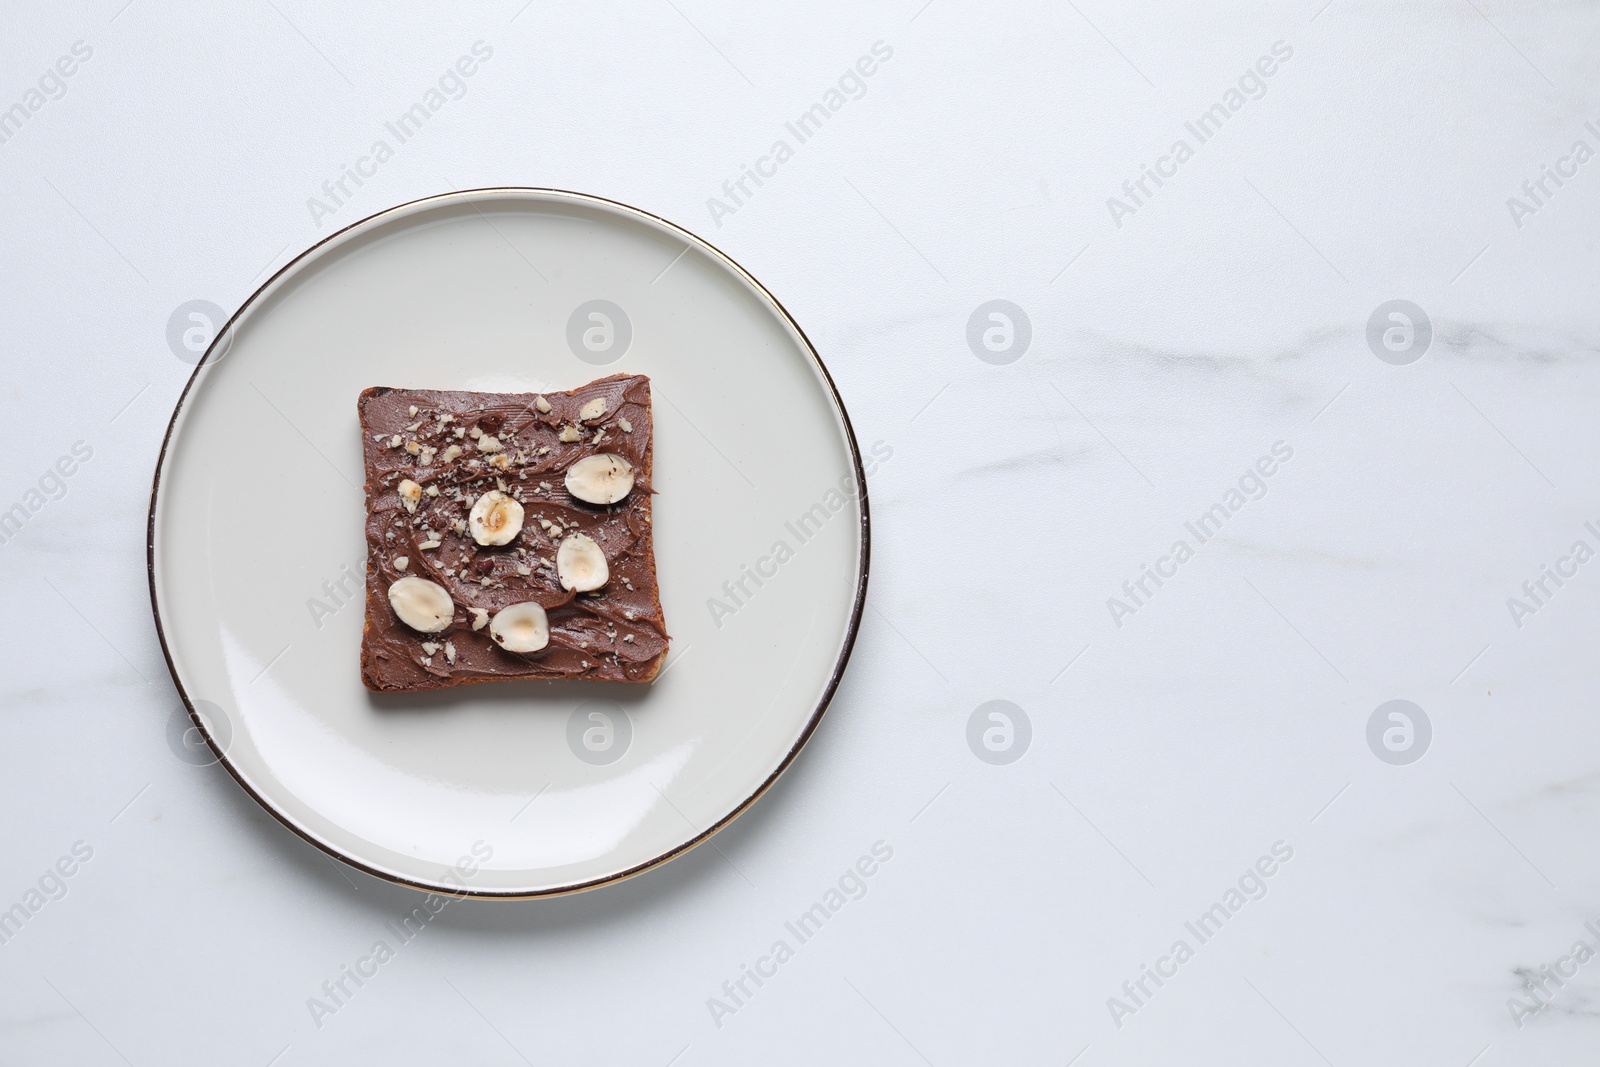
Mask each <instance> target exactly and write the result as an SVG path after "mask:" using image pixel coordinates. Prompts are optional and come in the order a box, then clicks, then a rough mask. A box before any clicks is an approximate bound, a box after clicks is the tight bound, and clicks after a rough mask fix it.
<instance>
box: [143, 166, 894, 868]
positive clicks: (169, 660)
mask: <svg viewBox="0 0 1600 1067" xmlns="http://www.w3.org/2000/svg"><path fill="white" fill-rule="evenodd" d="M530 193H531V194H536V195H534V196H526V194H530ZM497 194H499V195H504V194H512V195H513V196H519V197H525V198H526V199H529V200H541V199H546V200H554V201H558V202H559V201H566V202H567V203H569V204H582V205H590V206H596V205H597V206H599V207H600V208H601V209H603V210H609V211H613V212H618V213H621V214H623V215H632V216H635V217H636V218H639V219H643V220H645V221H646V222H647V223H648V224H651V225H653V226H655V227H659V228H663V229H665V230H666V231H668V232H669V233H671V234H673V235H675V236H678V237H680V238H682V239H683V241H684V242H685V244H687V245H690V246H692V247H697V248H699V249H700V250H701V251H702V252H703V253H705V254H707V255H710V256H711V257H712V258H713V259H715V260H717V261H719V262H720V263H722V265H723V266H724V267H725V268H727V269H729V270H731V271H732V272H733V273H734V274H735V276H737V277H738V278H740V279H742V280H743V281H744V282H745V283H746V284H748V285H749V286H751V287H752V288H753V289H754V290H755V291H756V292H757V293H759V294H760V296H761V297H763V298H764V299H765V300H766V301H767V302H768V303H769V304H770V305H771V306H772V308H773V309H774V310H776V311H777V312H778V314H779V315H780V316H781V317H782V319H783V321H784V322H786V323H788V325H789V327H790V329H792V330H793V331H794V333H795V335H796V336H797V337H799V339H800V341H801V346H802V347H803V348H804V350H805V353H806V355H808V356H810V357H811V362H812V363H813V364H814V365H815V367H816V369H817V371H818V372H819V373H820V374H821V376H822V381H823V383H824V384H825V385H826V386H827V387H828V395H829V396H830V397H831V398H832V400H833V406H834V409H835V411H836V412H837V413H838V416H839V422H840V424H841V425H842V426H843V428H844V435H845V442H846V443H847V444H848V445H849V446H850V460H851V464H852V465H853V467H854V473H855V481H856V497H857V499H858V500H859V501H860V504H861V529H860V542H859V543H860V551H861V555H860V565H859V567H858V568H857V572H856V591H855V598H854V601H853V603H852V604H851V607H850V619H849V623H848V625H847V626H846V628H845V634H844V643H843V645H842V646H841V647H840V650H839V656H838V659H837V660H836V661H835V662H834V665H833V669H832V671H831V672H830V674H829V676H828V682H827V685H826V686H825V687H824V689H823V691H822V695H821V697H820V698H819V700H818V701H817V706H816V707H815V708H814V709H813V710H812V712H811V714H810V716H809V717H808V718H807V720H806V723H805V726H804V728H803V729H802V730H801V731H800V734H799V736H798V737H797V738H796V739H795V741H794V744H793V745H791V746H790V748H789V750H788V751H787V752H786V753H784V756H783V759H781V760H780V761H779V762H778V765H777V767H775V768H774V769H773V771H772V773H771V774H769V775H768V776H767V777H766V779H765V780H764V781H762V782H761V783H760V784H759V785H757V786H756V788H755V790H754V791H753V792H751V794H750V795H749V796H747V797H745V798H744V800H742V801H740V802H739V803H738V804H736V805H735V806H734V807H733V809H732V810H731V811H729V812H728V813H727V814H726V815H724V816H723V817H722V818H720V819H718V820H717V821H716V822H715V823H713V824H712V825H710V826H708V827H707V828H706V829H704V830H702V831H700V832H699V833H697V834H695V835H694V836H693V837H691V838H689V839H687V840H685V841H682V842H680V843H679V844H677V845H676V846H674V847H672V848H669V849H667V850H666V851H664V852H662V853H660V854H658V855H656V856H653V857H651V858H650V859H648V860H645V861H643V862H641V863H637V864H635V865H633V866H632V867H629V868H626V869H625V870H622V871H618V872H616V873H614V874H609V875H605V876H603V877H599V878H589V879H585V880H583V881H580V882H575V883H572V884H570V885H560V886H555V887H552V888H548V889H510V890H493V889H472V888H470V887H467V886H460V887H457V888H453V889H452V888H446V887H442V886H436V885H430V884H427V883H424V882H419V881H416V880H413V879H410V878H406V877H403V876H401V875H399V874H397V873H394V872H391V871H385V870H381V869H378V868H376V867H373V866H371V865H370V864H368V863H365V862H363V861H362V860H361V859H359V858H357V857H355V856H352V855H349V854H348V853H346V852H344V851H341V850H340V849H338V848H336V847H334V846H333V845H332V844H331V843H328V842H324V841H322V840H320V839H318V837H317V836H315V835H314V834H312V833H311V832H310V831H309V830H308V829H307V828H305V827H302V826H299V825H297V824H296V822H295V821H294V820H293V819H291V818H290V817H289V815H288V814H287V813H286V812H283V811H280V810H279V809H278V808H277V807H276V806H275V805H274V804H272V803H271V802H269V801H268V800H267V798H266V797H264V796H262V795H261V794H260V793H259V792H257V791H256V789H255V788H253V787H252V786H251V785H250V783H249V782H248V781H246V780H245V777H244V775H243V774H242V773H241V772H240V770H239V769H238V768H237V767H235V766H234V764H233V762H232V761H231V760H230V759H229V758H228V755H227V752H226V751H225V750H224V749H223V748H222V747H221V746H219V745H218V744H217V740H216V738H215V737H213V736H212V733H211V731H210V729H209V728H208V727H207V726H206V723H205V721H204V720H203V719H202V718H201V717H200V714H199V712H198V711H197V710H196V708H195V704H194V701H193V700H191V699H190V697H189V693H188V692H187V690H185V689H184V686H183V680H182V678H181V677H179V674H178V668H177V664H176V663H175V662H174V661H173V657H172V650H171V648H170V647H169V646H168V643H167V633H166V628H165V627H164V626H163V625H162V620H161V603H160V600H159V599H158V596H157V592H156V507H157V504H158V502H159V500H160V494H161V473H162V470H163V469H164V468H165V466H166V462H167V453H168V449H169V448H170V447H171V445H172V438H173V433H174V431H175V430H176V429H177V425H178V417H179V416H180V415H181V414H182V413H183V410H184V404H185V403H187V402H188V400H189V394H190V393H191V391H193V389H194V386H195V383H196V382H197V381H199V379H200V373H201V371H203V370H205V368H206V366H207V365H208V364H209V363H211V362H213V361H212V354H213V353H214V352H216V350H217V347H218V345H219V344H220V343H221V342H222V341H223V340H224V339H225V338H226V339H228V343H229V344H230V345H231V343H232V329H233V325H234V323H235V322H237V321H238V319H239V317H240V316H241V315H243V314H244V313H245V312H246V311H247V310H249V309H250V308H251V307H252V306H254V305H255V303H256V302H257V301H258V300H260V299H261V297H262V294H264V293H265V292H266V291H267V290H268V289H270V288H272V286H273V284H274V283H275V282H277V281H278V279H279V278H281V277H283V276H284V274H286V273H287V272H288V271H290V270H292V269H293V268H295V267H296V266H297V265H298V264H300V263H301V262H302V261H303V260H306V259H307V258H308V257H310V256H312V255H313V254H315V253H317V252H318V251H319V250H320V249H322V248H323V246H325V245H327V244H329V243H330V242H332V241H335V240H337V239H338V238H340V237H342V236H343V235H345V234H347V233H349V232H350V231H352V230H355V229H357V228H359V227H363V226H368V225H371V224H375V223H376V222H377V220H380V219H383V218H385V217H387V216H391V215H395V214H398V213H401V212H410V211H415V210H420V209H421V208H422V207H423V206H424V205H443V204H445V203H448V202H450V201H460V202H465V203H471V202H473V201H475V200H486V199H491V198H493V197H494V196H495V195H497ZM223 354H224V355H225V354H226V352H224V353H223ZM221 359H222V356H221V355H219V356H218V357H217V360H218V361H220V360H221ZM871 550H872V533H871V516H870V510H869V507H868V497H867V479H866V471H865V470H864V469H863V467H862V463H861V448H860V446H859V444H858V443H857V441H856V433H855V427H854V425H853V424H852V423H851V421H850V412H849V410H848V409H847V408H846V407H845V404H844V398H843V397H842V396H840V395H839V387H838V385H837V384H836V383H835V382H834V380H833V375H832V374H831V373H829V371H828V367H827V364H826V363H824V362H823V361H822V356H821V355H820V354H819V353H818V352H817V348H816V345H814V344H812V342H811V338H810V337H809V336H808V335H807V334H806V332H805V330H804V329H802V328H801V326H800V323H799V322H798V321H796V320H795V317H794V316H793V315H791V314H790V313H789V309H788V308H786V307H784V306H783V303H782V302H781V301H780V300H779V299H778V298H777V297H776V296H774V295H773V294H772V292H771V291H770V290H769V289H767V287H766V286H765V285H763V284H761V282H760V281H759V280H757V278H756V277H755V275H753V274H751V273H750V272H749V271H748V270H746V269H745V268H744V266H743V265H742V264H740V263H739V262H738V261H737V260H735V259H734V258H733V257H732V256H730V255H728V254H727V253H726V252H724V251H723V250H722V249H720V248H718V247H717V246H716V245H714V244H712V243H711V242H710V241H708V240H706V239H705V238H704V237H701V236H700V235H699V234H697V233H694V232H693V231H691V230H688V229H686V228H684V227H683V226H680V225H678V224H677V223H675V222H673V221H671V220H670V219H667V218H664V217H662V216H660V215H657V214H655V213H654V212H650V211H646V210H644V209H643V208H638V207H634V206H633V205H632V204H626V203H623V202H622V201H620V200H612V199H609V198H607V197H603V196H596V195H594V194H592V193H582V192H577V191H575V190H571V189H555V188H550V187H544V186H524V185H496V186H483V187H479V188H473V189H457V190H453V191H451V192H447V193H435V194H433V195H430V196H423V197H418V198H416V199H414V200H407V201H405V202H403V203H399V204H394V205H391V206H389V207H386V208H383V209H381V210H379V211H375V212H373V213H372V214H370V215H367V216H365V217H364V218H361V219H357V220H356V221H355V222H352V223H350V224H349V225H348V226H344V227H341V228H340V229H338V230H335V231H334V232H332V233H330V234H328V235H327V236H326V237H323V238H322V239H321V240H319V241H317V242H315V243H314V244H311V245H309V246H307V247H306V248H305V249H304V250H303V251H301V252H300V253H299V254H298V255H295V256H294V257H292V258H291V259H290V260H289V261H288V262H286V263H285V264H284V265H283V266H282V267H279V268H278V269H277V270H276V271H274V272H273V273H272V275H271V276H270V277H268V278H267V279H266V281H264V282H262V283H261V284H260V285H259V286H257V287H256V288H255V289H254V290H253V291H252V292H251V293H250V295H249V296H248V297H246V298H245V299H244V300H243V301H242V302H241V303H240V304H239V306H238V308H237V309H236V310H235V311H234V312H233V314H232V315H230V316H229V317H228V321H227V322H226V323H224V324H223V326H222V328H221V329H219V330H218V331H217V332H216V336H215V337H213V338H212V340H211V343H210V344H209V345H208V346H207V347H206V351H205V354H204V355H203V356H201V357H200V360H199V361H198V362H197V363H196V364H195V368H194V371H193V372H192V373H191V374H190V375H189V379H188V381H186V382H185V383H184V386H183V390H182V392H180V393H179V394H178V400H177V403H176V404H174V405H173V409H172V416H171V418H169V419H168V420H167V428H166V431H165V433H163V434H162V437H161V449H160V451H159V452H158V453H157V455H156V464H155V473H154V475H153V476H152V478H151V484H150V508H149V513H148V517H147V520H146V525H145V568H146V576H147V579H148V584H149V589H150V613H151V616H152V617H153V619H154V621H155V627H156V637H157V639H158V640H159V641H160V643H161V655H162V658H163V659H164V660H165V661H166V664H167V673H168V674H169V675H171V677H172V684H173V687H174V688H175V689H177V691H178V698H179V699H180V700H182V701H183V706H184V709H185V710H186V711H188V713H189V718H190V720H191V721H192V722H193V724H194V726H195V727H196V728H197V729H198V730H199V731H200V735H201V736H202V737H204V738H205V741H206V745H207V746H208V747H209V748H210V749H211V752H212V755H214V756H215V757H216V761H217V762H218V763H219V764H221V765H222V766H223V767H224V768H225V769H226V770H227V771H228V773H229V774H230V775H231V776H232V777H233V780H234V781H235V782H237V783H238V785H239V786H240V787H241V788H242V789H243V790H244V791H245V793H246V794H248V795H249V797H250V798H251V799H252V800H254V801H255V802H256V803H257V804H258V805H260V807H261V808H262V809H263V810H265V811H266V812H267V813H268V814H270V815H271V816H272V817H273V818H275V819H277V820H278V822H280V823H282V824H283V825H284V826H286V827H287V828H288V829H289V830H291V831H293V832H294V834H295V835H296V836H297V837H300V838H301V839H303V840H305V841H307V842H309V843H310V844H311V845H313V846H315V847H316V848H317V849H319V850H320V851H322V852H323V853H324V854H326V855H329V856H331V857H333V858H334V859H336V860H338V861H339V862H341V863H345V864H348V865H350V866H352V867H354V868H356V869H357V870H360V871H364V872H366V873H367V874H370V875H372V876H374V877H376V878H381V879H383V880H384V881H386V882H391V883H393V884H395V885H403V886H405V887H407V888H408V889H414V890H417V891H418V892H422V893H428V894H432V895H435V896H441V897H450V898H454V899H476V900H535V899H541V898H545V897H560V896H569V895H571V894H574V893H582V892H586V891H588V890H591V889H599V888H601V887H602V886H607V885H613V884H616V883H619V882H624V881H627V880H628V879H630V878H634V877H636V876H638V875H641V874H643V873H645V872H646V871H649V870H653V869H654V868H656V867H660V866H662V865H663V864H666V863H668V862H670V861H672V860H674V859H677V858H678V857H679V856H683V855H685V854H687V853H688V852H690V851H691V850H693V849H694V848H695V847H696V846H698V845H701V844H704V843H705V842H707V841H709V840H710V839H711V838H712V837H713V836H714V835H715V834H717V833H718V832H719V831H721V830H722V829H724V828H725V827H727V826H728V825H729V824H730V823H732V822H733V820H735V819H737V818H738V817H739V816H740V815H743V814H744V813H745V812H746V811H748V810H749V809H750V808H751V806H752V805H754V804H755V802H756V801H758V800H760V799H761V797H763V796H764V795H765V794H766V793H767V791H768V790H769V789H771V788H772V786H773V784H774V783H776V782H777V780H778V779H779V777H781V776H782V775H783V773H784V772H785V771H786V770H788V769H789V767H790V766H791V765H792V764H793V763H794V761H795V759H796V758H797V757H798V756H799V755H800V751H801V749H803V748H805V746H806V742H807V741H809V740H810V739H811V735H812V734H813V733H815V732H816V729H817V726H818V725H819V724H820V723H821V722H822V716H823V715H824V714H825V713H826V712H827V710H828V707H829V705H830V704H831V703H832V702H833V697H834V694H835V693H836V692H837V691H838V688H839V683H840V681H842V680H843V678H844V672H845V668H846V667H847V666H848V665H849V662H850V656H851V653H852V652H853V651H854V650H855V643H856V637H857V635H858V634H859V632H860V629H861V616H862V613H863V611H864V609H865V607H866V598H867V579H868V573H869V571H870V570H871Z"/></svg>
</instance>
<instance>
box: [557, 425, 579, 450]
mask: <svg viewBox="0 0 1600 1067" xmlns="http://www.w3.org/2000/svg"><path fill="white" fill-rule="evenodd" d="M557 436H558V438H559V439H560V440H561V442H562V443H563V444H569V445H570V444H572V442H574V441H579V440H582V439H583V433H582V432H581V431H580V430H579V429H578V428H577V427H576V426H574V425H572V423H570V422H569V423H567V424H566V425H565V426H563V427H561V433H560V434H558V435H557Z"/></svg>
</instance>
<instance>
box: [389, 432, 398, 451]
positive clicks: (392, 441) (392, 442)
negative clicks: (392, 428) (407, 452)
mask: <svg viewBox="0 0 1600 1067" xmlns="http://www.w3.org/2000/svg"><path fill="white" fill-rule="evenodd" d="M389 447H390V448H399V447H400V435H399V434H395V435H394V436H393V437H391V438H389Z"/></svg>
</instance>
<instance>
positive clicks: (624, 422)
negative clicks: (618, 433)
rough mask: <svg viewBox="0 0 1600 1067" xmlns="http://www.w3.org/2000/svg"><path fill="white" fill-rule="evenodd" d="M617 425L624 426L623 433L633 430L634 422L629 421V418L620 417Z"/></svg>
mask: <svg viewBox="0 0 1600 1067" xmlns="http://www.w3.org/2000/svg"><path fill="white" fill-rule="evenodd" d="M617 425H618V426H621V427H622V432H623V433H632V432H633V423H631V422H629V421H628V420H627V419H618V420H617Z"/></svg>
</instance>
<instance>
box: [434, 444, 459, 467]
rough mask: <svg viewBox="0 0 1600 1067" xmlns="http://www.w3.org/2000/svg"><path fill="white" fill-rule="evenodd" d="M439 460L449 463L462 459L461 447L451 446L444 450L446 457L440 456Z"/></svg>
mask: <svg viewBox="0 0 1600 1067" xmlns="http://www.w3.org/2000/svg"><path fill="white" fill-rule="evenodd" d="M439 458H440V459H441V460H443V461H444V462H445V463H449V462H451V461H452V460H457V459H460V458H461V446H460V445H451V446H450V447H449V448H447V449H445V450H444V455H442V456H440V457H439Z"/></svg>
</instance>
